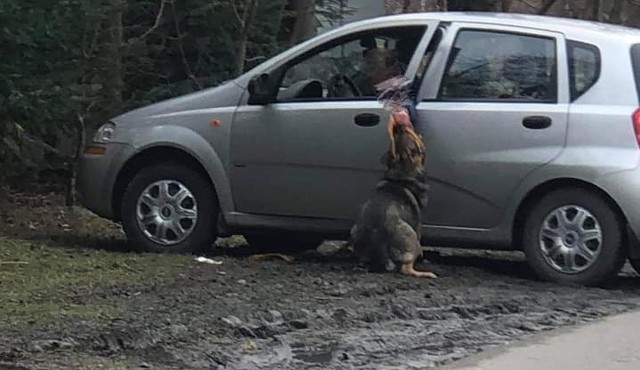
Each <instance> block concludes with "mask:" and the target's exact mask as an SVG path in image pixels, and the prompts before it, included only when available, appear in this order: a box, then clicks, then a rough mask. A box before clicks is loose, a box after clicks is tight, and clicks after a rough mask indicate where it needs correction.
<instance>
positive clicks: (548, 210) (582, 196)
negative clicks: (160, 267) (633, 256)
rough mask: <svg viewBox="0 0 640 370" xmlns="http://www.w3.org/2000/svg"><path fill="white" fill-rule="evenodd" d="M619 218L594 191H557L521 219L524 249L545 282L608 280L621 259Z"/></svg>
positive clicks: (621, 224) (622, 262)
mask: <svg viewBox="0 0 640 370" xmlns="http://www.w3.org/2000/svg"><path fill="white" fill-rule="evenodd" d="M623 230H624V221H623V219H622V218H621V217H620V216H619V215H618V213H617V212H616V211H615V210H614V209H613V207H611V205H610V204H609V203H608V202H607V201H606V200H604V199H603V198H602V197H600V196H598V195H597V194H595V193H593V192H590V191H587V190H585V189H581V188H572V189H560V190H556V191H553V192H551V193H549V194H547V195H545V196H544V197H543V198H542V199H540V201H539V202H538V203H536V204H535V206H534V207H533V209H532V210H531V212H530V213H529V216H528V218H527V220H526V222H525V226H524V231H523V243H524V245H523V248H524V252H525V254H526V256H527V261H528V263H529V265H530V266H531V268H532V269H533V270H534V271H535V272H536V273H537V274H538V275H539V276H540V277H541V278H542V279H544V280H547V281H554V282H557V283H562V284H580V285H596V284H601V283H605V282H606V281H608V280H610V279H612V278H613V277H615V276H616V274H617V273H618V272H619V271H620V269H621V268H622V265H623V264H624V261H625V257H626V255H625V248H624V241H623Z"/></svg>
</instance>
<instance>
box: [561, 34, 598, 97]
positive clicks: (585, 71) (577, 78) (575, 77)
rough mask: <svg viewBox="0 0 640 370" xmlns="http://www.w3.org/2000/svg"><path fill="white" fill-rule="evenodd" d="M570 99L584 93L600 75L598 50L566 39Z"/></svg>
mask: <svg viewBox="0 0 640 370" xmlns="http://www.w3.org/2000/svg"><path fill="white" fill-rule="evenodd" d="M567 47H568V54H569V79H570V87H569V88H570V90H571V101H574V100H576V99H578V98H579V97H581V96H582V95H584V93H586V92H587V91H589V89H590V88H591V87H593V85H595V84H596V82H597V81H598V78H599V77H600V63H601V61H600V50H598V47H596V46H595V45H591V44H586V43H583V42H578V41H568V42H567Z"/></svg>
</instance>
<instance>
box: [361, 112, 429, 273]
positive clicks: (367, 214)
mask: <svg viewBox="0 0 640 370" xmlns="http://www.w3.org/2000/svg"><path fill="white" fill-rule="evenodd" d="M389 126H390V127H389V132H390V141H391V145H390V147H389V150H388V151H387V152H386V153H385V155H384V156H383V158H382V162H383V163H384V164H385V165H386V166H387V171H386V172H385V175H384V177H383V179H382V180H381V181H380V182H379V183H378V185H377V186H376V188H375V192H374V194H373V196H372V197H371V198H370V199H369V200H368V201H367V202H366V203H365V204H364V205H363V206H362V209H361V211H360V214H359V217H358V219H357V221H356V224H355V225H354V226H353V228H352V229H351V237H350V241H349V244H350V245H351V246H352V247H353V248H354V250H355V252H356V253H357V254H358V255H359V257H360V261H361V262H362V263H364V264H366V265H368V266H369V270H370V271H374V272H391V271H394V270H397V269H398V265H397V264H399V265H400V266H399V269H400V273H402V274H405V275H411V276H417V277H431V278H435V277H436V275H435V274H433V273H431V272H420V271H416V270H415V269H414V264H415V262H416V260H417V259H418V258H420V257H421V256H422V246H421V245H420V239H421V210H422V208H423V207H424V206H426V202H427V199H428V198H427V191H428V185H427V184H426V177H425V173H424V143H423V142H422V138H421V137H420V136H419V135H417V134H416V133H415V132H414V131H413V128H412V127H410V126H409V127H407V126H400V125H396V124H395V122H394V121H393V118H391V119H390V123H389Z"/></svg>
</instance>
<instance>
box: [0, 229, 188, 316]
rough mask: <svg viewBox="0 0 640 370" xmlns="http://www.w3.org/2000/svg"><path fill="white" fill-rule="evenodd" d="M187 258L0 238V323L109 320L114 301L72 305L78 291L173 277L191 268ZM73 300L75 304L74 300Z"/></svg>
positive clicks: (112, 311)
mask: <svg viewBox="0 0 640 370" xmlns="http://www.w3.org/2000/svg"><path fill="white" fill-rule="evenodd" d="M191 259H192V257H190V256H186V255H160V254H135V253H121V252H110V251H105V250H99V249H76V248H64V247H60V246H58V245H55V244H51V243H47V242H39V241H28V240H24V239H19V238H9V237H0V297H2V300H1V301H2V304H0V318H4V319H6V320H8V322H9V323H11V324H20V323H46V322H51V321H55V320H59V319H73V318H83V319H90V320H100V319H108V318H110V317H113V316H114V315H117V314H118V311H119V307H118V304H117V302H115V301H113V300H109V301H107V300H104V301H105V302H101V301H95V302H92V303H88V304H82V303H77V302H76V303H74V299H73V298H74V296H76V294H77V292H79V291H86V290H91V289H94V288H98V287H110V286H115V285H118V284H122V283H151V282H159V281H167V280H170V279H172V278H174V277H176V276H177V275H178V274H179V273H180V272H182V271H184V270H185V268H186V267H187V266H188V265H189V264H190V263H191V261H192V260H191ZM75 301H77V300H75Z"/></svg>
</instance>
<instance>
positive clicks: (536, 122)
mask: <svg viewBox="0 0 640 370" xmlns="http://www.w3.org/2000/svg"><path fill="white" fill-rule="evenodd" d="M522 125H523V126H524V127H526V128H528V129H532V130H542V129H545V128H547V127H549V126H551V118H549V117H545V116H530V117H525V118H524V119H523V120H522Z"/></svg>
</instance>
